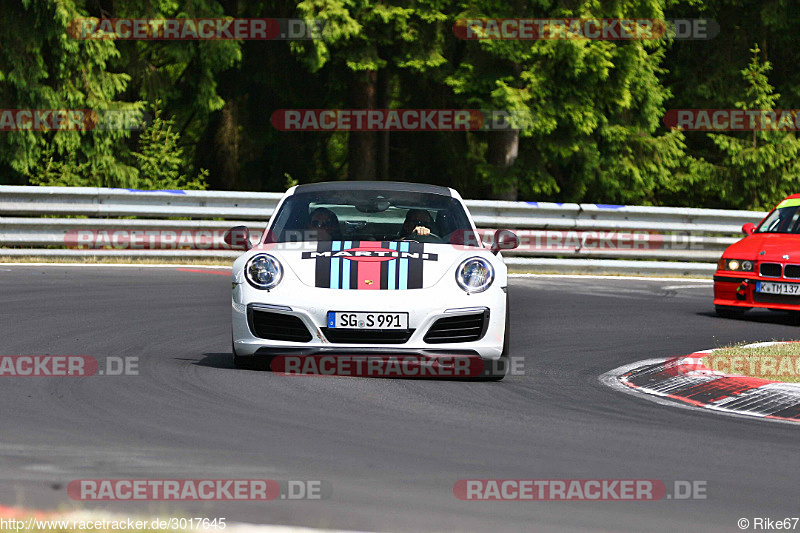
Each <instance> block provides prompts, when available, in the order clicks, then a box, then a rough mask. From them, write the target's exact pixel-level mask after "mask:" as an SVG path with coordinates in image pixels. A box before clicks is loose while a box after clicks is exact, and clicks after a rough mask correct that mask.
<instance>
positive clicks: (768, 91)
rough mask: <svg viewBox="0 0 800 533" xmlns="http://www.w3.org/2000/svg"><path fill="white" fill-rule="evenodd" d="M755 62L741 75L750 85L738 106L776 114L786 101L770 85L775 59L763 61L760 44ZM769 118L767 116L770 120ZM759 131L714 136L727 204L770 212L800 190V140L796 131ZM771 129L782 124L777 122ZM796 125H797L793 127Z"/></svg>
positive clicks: (712, 135) (756, 48)
mask: <svg viewBox="0 0 800 533" xmlns="http://www.w3.org/2000/svg"><path fill="white" fill-rule="evenodd" d="M750 52H751V53H752V58H751V60H750V64H749V65H748V66H747V67H746V68H745V69H743V70H742V71H741V75H742V77H743V78H744V80H745V82H746V83H747V89H746V91H745V99H744V100H742V101H739V102H736V108H737V109H752V110H756V109H757V110H762V111H773V110H774V108H775V104H776V103H777V102H778V100H779V99H780V94H778V93H776V92H775V90H774V88H773V87H772V85H770V83H769V80H768V78H767V74H768V73H769V72H770V70H771V69H772V65H771V63H770V62H769V61H763V60H762V59H761V58H760V54H761V50H760V49H759V47H758V45H756V46H755V47H754V48H753V49H751V50H750ZM764 119H765V120H766V119H767V117H764ZM766 124H767V126H768V127H767V129H765V130H759V129H758V127H759V126H760V124H758V123H757V124H754V125H753V124H751V126H755V127H756V129H754V130H753V132H752V133H749V134H746V136H745V135H743V134H741V133H740V134H722V133H712V134H709V136H710V137H711V140H712V141H713V142H714V144H715V145H716V146H717V147H718V148H719V150H720V151H721V152H722V154H723V160H722V164H721V165H720V168H719V169H718V175H719V181H718V184H719V185H720V187H719V191H720V193H721V195H722V197H723V199H724V200H725V202H726V204H727V205H730V206H732V207H738V208H741V209H767V208H770V207H772V206H773V205H774V204H775V202H776V201H777V200H778V199H780V198H783V197H784V196H787V195H789V194H792V193H795V192H797V190H798V188H800V157H798V156H800V140H799V139H797V137H796V135H795V133H794V132H792V131H780V130H779V129H771V128H770V127H769V126H770V124H769V122H768V121H767V122H766ZM771 126H773V127H774V126H778V127H780V126H781V125H780V124H775V123H772V124H771ZM792 126H793V124H792Z"/></svg>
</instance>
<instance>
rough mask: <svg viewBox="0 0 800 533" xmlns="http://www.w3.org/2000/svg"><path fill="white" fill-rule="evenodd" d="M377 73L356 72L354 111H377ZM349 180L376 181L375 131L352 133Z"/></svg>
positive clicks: (349, 154) (352, 98)
mask: <svg viewBox="0 0 800 533" xmlns="http://www.w3.org/2000/svg"><path fill="white" fill-rule="evenodd" d="M376 85H377V72H376V71H374V70H370V71H368V72H363V73H362V72H356V73H355V80H354V82H353V85H352V88H351V98H350V101H351V102H352V107H353V108H354V109H375V100H376V92H377V91H376V88H377V87H376ZM348 152H349V153H348V169H347V176H348V179H349V180H375V179H377V170H378V137H377V134H376V133H375V132H374V131H351V132H350V141H349V150H348Z"/></svg>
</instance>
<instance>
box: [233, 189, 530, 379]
mask: <svg viewBox="0 0 800 533" xmlns="http://www.w3.org/2000/svg"><path fill="white" fill-rule="evenodd" d="M246 234H247V228H244V227H242V226H239V227H237V228H233V229H231V230H230V231H229V234H228V236H227V237H226V240H228V241H229V242H232V243H236V242H237V241H238V242H239V243H240V245H241V246H243V247H244V248H246V249H247V248H249V249H248V251H247V252H246V253H244V254H243V255H242V256H241V257H239V258H238V259H237V260H236V261H235V262H234V264H233V316H232V319H233V349H232V351H233V361H234V364H235V365H236V366H237V367H251V366H252V364H253V363H254V362H255V361H256V360H262V361H263V360H268V361H272V362H273V366H272V368H273V370H275V365H274V360H275V359H276V357H277V358H286V357H312V358H313V357H316V358H317V362H320V361H319V358H320V357H323V358H324V359H327V363H328V366H327V368H328V369H329V370H330V369H332V370H331V371H330V372H328V373H340V374H347V373H348V372H353V369H354V368H355V366H352V363H353V358H363V357H374V358H376V359H378V360H381V361H384V362H385V361H386V360H387V358H398V359H399V360H400V361H401V363H403V365H401V366H399V367H398V368H399V369H400V370H401V372H400V373H398V374H395V375H415V374H414V371H413V370H411V369H412V366H408V365H406V364H405V362H406V361H408V360H411V359H416V361H417V363H419V364H418V365H417V372H418V373H417V374H416V375H420V376H426V375H436V373H435V372H434V373H432V374H426V373H425V368H426V365H428V368H427V370H428V371H430V368H431V367H430V365H431V362H433V363H434V364H433V367H434V368H439V369H440V370H441V369H445V368H451V369H452V367H453V358H455V359H456V366H458V358H459V357H463V358H466V359H469V360H470V361H475V360H477V361H478V362H479V363H480V364H479V365H478V366H475V365H474V364H470V366H469V368H468V371H465V372H466V373H465V372H462V373H461V374H458V373H456V374H455V377H458V376H459V375H462V376H464V377H473V378H479V379H490V380H499V379H502V378H503V377H504V376H505V373H506V367H507V360H508V344H509V310H508V294H507V288H508V287H507V286H508V280H507V272H506V266H505V264H504V263H503V260H502V256H501V255H500V254H499V251H500V250H501V249H511V248H515V247H516V246H517V239H516V236H515V235H514V234H513V233H511V232H510V231H507V230H498V231H497V232H496V233H495V239H494V243H493V245H492V246H491V247H488V246H487V245H485V244H483V243H482V242H481V239H480V238H479V236H478V234H477V232H476V228H475V223H474V222H473V220H472V217H471V216H470V214H469V212H468V210H467V208H466V206H465V204H464V201H463V200H462V199H461V196H460V195H459V194H458V193H457V192H456V191H454V190H453V189H450V188H447V187H439V186H433V185H420V184H413V183H394V182H330V183H314V184H308V185H299V186H296V187H292V188H291V189H289V190H288V191H286V194H285V195H284V196H283V198H281V200H280V202H279V203H278V206H277V208H276V210H275V213H274V215H273V216H272V218H271V219H270V222H269V226H268V227H267V229H266V231H265V232H264V234H263V235H262V236H261V239H260V240H259V242H258V244H257V245H255V246H253V247H252V248H251V247H250V243H249V239H247V238H244V236H245V235H246ZM262 356H263V357H262ZM348 358H349V360H348V363H350V366H348V365H342V364H341V363H342V361H343V360H344V359H348ZM466 359H465V360H466ZM337 363H338V366H337ZM437 363H438V366H437ZM284 364H285V363H284ZM420 365H421V367H422V372H421V373H420V372H419V367H420ZM281 368H284V367H281ZM314 368H315V369H319V368H321V367H317V366H315V367H314ZM365 368H366V367H365ZM376 368H377V367H376ZM465 368H466V367H465ZM384 369H385V368H384ZM337 370H338V372H337ZM373 370H375V368H373ZM406 371H408V372H407V374H404V373H405V372H406ZM323 373H325V372H323ZM351 375H365V374H363V373H361V374H358V373H357V372H354V373H353V374H351ZM371 375H387V374H380V373H379V372H378V373H376V372H373V373H372V374H371ZM388 375H391V374H388ZM439 375H448V374H446V373H441V372H440V373H439ZM450 375H453V374H450Z"/></svg>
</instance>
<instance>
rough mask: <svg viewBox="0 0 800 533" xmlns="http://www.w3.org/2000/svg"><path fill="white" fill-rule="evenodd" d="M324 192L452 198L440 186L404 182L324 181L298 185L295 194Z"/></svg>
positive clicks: (446, 190)
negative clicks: (422, 195) (414, 194)
mask: <svg viewBox="0 0 800 533" xmlns="http://www.w3.org/2000/svg"><path fill="white" fill-rule="evenodd" d="M324 191H390V192H419V193H429V194H439V195H442V196H452V194H450V189H448V188H447V187H442V186H440V185H427V184H424V183H405V182H402V181H323V182H320V183H306V184H304V185H298V186H297V189H295V194H300V193H314V192H324Z"/></svg>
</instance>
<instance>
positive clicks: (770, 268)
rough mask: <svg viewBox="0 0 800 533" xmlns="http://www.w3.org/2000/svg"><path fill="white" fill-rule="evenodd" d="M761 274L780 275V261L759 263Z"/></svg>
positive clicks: (772, 276)
mask: <svg viewBox="0 0 800 533" xmlns="http://www.w3.org/2000/svg"><path fill="white" fill-rule="evenodd" d="M759 272H761V275H762V276H764V277H767V278H779V277H781V264H780V263H761V267H760V269H759Z"/></svg>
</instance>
